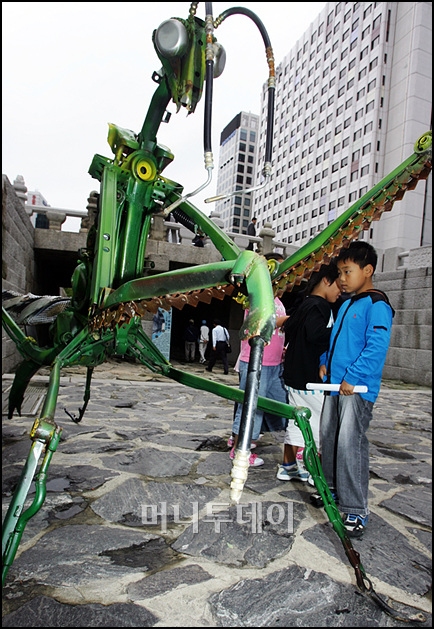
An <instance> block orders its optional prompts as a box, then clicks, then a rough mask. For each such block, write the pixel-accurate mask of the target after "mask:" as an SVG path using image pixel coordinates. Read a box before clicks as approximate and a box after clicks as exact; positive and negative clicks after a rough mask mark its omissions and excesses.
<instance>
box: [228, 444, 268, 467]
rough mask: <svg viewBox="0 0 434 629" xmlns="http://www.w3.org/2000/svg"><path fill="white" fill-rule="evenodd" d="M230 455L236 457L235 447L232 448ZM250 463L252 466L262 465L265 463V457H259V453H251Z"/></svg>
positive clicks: (232, 457)
mask: <svg viewBox="0 0 434 629" xmlns="http://www.w3.org/2000/svg"><path fill="white" fill-rule="evenodd" d="M229 456H230V458H231V459H234V457H235V448H232V450H231V451H230V453H229ZM249 465H251V466H252V467H260V466H261V465H264V459H261V457H259V456H258V455H257V454H251V455H250V456H249Z"/></svg>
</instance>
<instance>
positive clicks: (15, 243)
mask: <svg viewBox="0 0 434 629" xmlns="http://www.w3.org/2000/svg"><path fill="white" fill-rule="evenodd" d="M34 232H35V230H34V227H33V225H32V223H31V222H30V219H29V217H28V215H27V213H26V211H25V209H24V204H23V202H22V201H21V200H20V199H19V197H18V196H17V194H16V191H15V189H14V187H13V186H12V184H11V183H10V181H9V179H8V178H7V177H6V176H5V175H3V176H2V288H3V289H4V290H12V291H15V292H18V293H22V294H24V293H28V292H34V291H35V290H36V287H35V262H34V254H33V247H34ZM29 333H30V332H29ZM21 360H22V357H21V355H20V354H19V352H18V351H17V349H16V346H15V343H14V342H13V341H12V340H11V339H10V338H9V336H8V335H7V334H6V333H5V332H4V330H3V328H2V373H7V372H11V371H12V370H13V369H15V368H16V367H17V366H18V363H19V362H20V361H21Z"/></svg>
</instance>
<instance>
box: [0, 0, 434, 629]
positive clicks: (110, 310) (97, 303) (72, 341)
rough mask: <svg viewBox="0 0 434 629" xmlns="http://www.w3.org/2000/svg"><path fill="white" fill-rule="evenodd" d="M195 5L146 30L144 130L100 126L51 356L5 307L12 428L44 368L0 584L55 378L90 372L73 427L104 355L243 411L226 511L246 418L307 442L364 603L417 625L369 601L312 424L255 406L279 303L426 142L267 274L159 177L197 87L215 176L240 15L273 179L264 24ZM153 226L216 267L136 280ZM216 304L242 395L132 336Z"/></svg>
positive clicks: (365, 216) (356, 228)
mask: <svg viewBox="0 0 434 629" xmlns="http://www.w3.org/2000/svg"><path fill="white" fill-rule="evenodd" d="M198 4H199V3H198V2H193V3H191V5H190V11H189V15H188V18H187V19H181V18H172V19H169V20H167V21H165V22H163V24H161V25H160V27H159V28H158V29H156V30H155V31H154V34H153V42H154V46H155V50H156V53H157V55H158V57H159V59H160V61H161V63H162V69H161V70H160V71H159V72H158V73H154V75H153V79H154V81H155V82H156V84H157V88H156V91H155V93H154V96H153V98H152V101H151V104H150V106H149V110H148V113H147V115H146V118H145V120H144V123H143V126H142V129H141V130H140V132H139V133H138V134H135V133H133V132H132V131H129V130H126V129H121V128H120V127H117V126H115V125H109V134H108V142H109V145H110V147H111V149H112V152H113V154H114V158H106V157H102V156H101V155H95V156H94V159H93V161H92V164H91V166H90V169H89V173H90V174H91V176H92V177H93V178H95V179H97V180H98V181H100V192H99V195H98V207H97V211H96V216H95V221H94V224H93V226H92V227H91V229H90V230H89V234H88V240H87V247H86V249H85V250H84V251H81V257H80V261H79V264H78V266H77V267H76V269H75V271H74V273H73V276H72V297H71V299H70V300H68V301H67V302H66V304H65V303H64V302H62V309H61V312H59V313H58V314H56V315H52V313H51V311H52V309H53V304H52V303H51V304H48V305H47V304H45V303H41V305H40V308H39V310H38V316H39V320H41V321H42V320H44V319H43V317H44V312H45V315H46V318H45V321H47V320H52V321H53V322H52V325H51V330H52V346H51V347H49V348H46V347H45V348H42V347H39V346H38V345H37V343H36V341H35V340H34V339H32V338H31V337H28V336H25V334H24V333H23V331H22V329H21V327H20V326H19V325H18V324H17V323H16V321H15V320H14V318H13V309H12V308H10V309H9V310H8V308H7V307H6V308H3V309H2V313H3V315H2V321H3V326H4V328H5V330H6V331H7V333H8V334H9V336H10V337H11V338H12V339H13V340H14V341H15V343H16V346H17V348H18V350H19V352H20V353H21V354H22V356H23V357H24V361H23V362H22V363H21V364H20V366H19V367H18V369H17V371H16V374H15V378H14V381H13V385H12V388H11V392H10V395H9V417H10V418H11V417H12V416H13V413H14V411H15V410H16V411H17V412H18V414H20V411H21V406H22V403H23V400H24V394H25V391H26V388H27V386H28V384H29V382H30V380H31V378H32V377H33V376H34V375H35V374H36V372H37V371H38V369H39V368H40V367H41V366H50V368H51V372H50V379H49V384H48V390H47V394H46V397H45V399H44V403H43V406H42V410H41V412H40V416H39V417H38V418H37V419H36V421H35V422H34V424H33V427H32V429H31V433H30V439H31V441H32V445H31V449H30V453H29V455H28V458H27V461H26V463H25V466H24V469H23V472H22V475H21V478H20V480H19V482H18V485H17V488H16V490H15V493H14V495H13V497H12V500H11V503H10V506H9V509H8V511H7V514H6V516H5V520H4V524H3V532H2V555H3V575H2V580H3V583H4V582H5V579H6V576H7V573H8V570H9V568H10V566H11V565H12V563H13V561H14V558H15V555H16V552H17V550H18V547H19V544H20V540H21V537H22V534H23V531H24V529H25V526H26V523H27V522H28V520H29V519H30V518H31V517H32V516H33V515H34V514H35V513H36V512H37V511H38V510H39V509H40V508H41V507H42V505H43V503H44V499H45V493H46V480H47V473H48V467H49V464H50V461H51V458H52V456H53V454H54V452H55V451H56V449H57V446H58V444H59V440H60V436H61V432H62V429H61V428H60V427H59V426H57V425H56V423H55V422H54V414H55V409H56V403H57V398H58V393H59V383H60V373H61V370H62V368H64V367H68V366H71V365H84V366H86V367H87V378H86V384H85V392H84V403H83V406H82V408H81V409H80V410H79V415H78V417H72V419H73V420H74V421H76V422H79V421H81V419H82V417H83V415H84V413H85V410H86V407H87V404H88V401H89V399H90V387H91V379H92V373H93V370H94V368H95V367H96V366H98V365H100V364H102V363H103V362H104V361H106V360H107V359H108V358H110V357H112V356H122V357H133V358H135V359H136V360H137V361H139V362H140V363H142V364H144V365H146V366H147V367H148V368H149V369H151V370H152V371H154V372H158V373H161V374H163V375H165V376H167V377H168V378H171V379H173V380H176V381H177V382H179V383H182V384H184V385H186V386H189V387H193V388H196V389H201V390H204V391H209V392H211V393H214V394H216V395H217V396H220V397H222V398H226V399H230V400H233V401H236V402H241V403H243V414H242V419H241V426H240V433H239V442H238V447H237V450H236V453H235V458H234V463H233V468H232V472H231V478H232V481H231V499H232V500H233V501H234V502H238V501H239V500H240V497H241V494H242V491H243V487H244V483H245V480H246V478H247V473H248V467H249V463H248V459H249V454H250V441H251V435H252V429H253V419H254V415H255V412H256V408H260V409H262V410H265V411H268V412H270V413H273V414H276V415H280V416H283V417H287V418H288V419H289V420H291V421H295V422H296V423H297V425H298V426H299V428H300V429H301V431H302V433H303V436H304V439H305V443H306V447H305V450H304V457H305V464H306V467H307V469H308V470H309V472H310V473H311V475H312V477H313V479H314V481H315V485H316V487H317V489H318V492H319V493H320V495H321V497H322V498H323V502H324V508H325V511H326V513H327V515H328V517H329V519H330V521H331V523H332V525H333V528H334V529H335V531H336V533H337V534H338V536H339V538H340V539H341V541H342V544H343V546H344V549H345V552H346V554H347V557H348V559H349V561H350V563H351V565H352V566H353V568H354V570H355V574H356V581H357V585H358V587H359V589H360V591H361V592H363V593H365V594H367V595H368V596H370V597H371V598H372V599H373V600H374V601H375V602H376V603H377V604H378V605H379V606H380V607H381V608H382V609H383V611H385V612H386V613H388V614H389V615H391V616H392V617H394V618H395V619H398V620H403V621H405V622H407V621H413V622H423V621H424V618H423V616H422V615H421V614H418V615H417V616H416V617H412V618H407V617H406V616H405V615H403V614H398V613H397V612H396V611H395V610H393V609H392V608H391V607H389V606H388V605H387V604H386V603H385V602H384V601H383V600H382V599H381V598H380V597H379V596H378V595H377V594H376V593H375V591H374V589H373V587H372V583H371V581H370V580H369V578H368V576H367V575H366V572H365V570H364V568H363V566H362V564H361V562H360V558H359V554H358V553H357V552H356V550H355V549H354V548H353V546H352V544H351V541H350V539H349V537H348V535H347V532H346V529H345V527H344V525H343V522H342V519H341V517H340V514H339V511H338V509H337V507H336V504H335V502H334V500H333V498H332V495H331V493H330V491H329V489H328V487H327V484H326V482H325V478H324V476H323V473H322V469H321V464H320V461H319V457H318V453H317V450H316V447H315V443H314V440H313V436H312V431H311V428H310V425H309V418H310V411H309V410H308V409H307V408H301V407H291V406H289V405H286V404H282V403H279V402H276V401H274V400H271V399H268V398H263V397H260V396H258V388H259V379H260V375H261V365H262V355H263V349H264V346H265V344H266V343H268V342H269V340H270V338H271V335H272V333H273V330H274V328H275V322H276V316H275V310H274V295H275V293H276V292H277V291H279V290H291V289H292V287H293V286H294V285H296V284H299V283H300V281H301V279H302V278H308V277H309V276H310V274H311V273H312V271H314V270H316V269H318V268H319V267H320V266H321V265H322V264H327V263H328V262H329V260H330V258H331V257H332V256H334V255H336V254H337V253H338V252H339V250H340V249H341V248H342V247H344V246H347V245H348V244H349V242H351V240H352V239H355V238H357V237H358V235H359V234H360V233H361V231H362V230H364V229H368V228H369V226H370V224H371V222H372V221H375V220H378V219H379V218H380V216H381V214H382V212H383V211H389V210H390V209H391V208H392V205H393V203H394V202H395V201H396V200H400V199H401V198H402V197H403V195H404V193H405V192H406V191H407V190H411V189H413V188H414V187H415V186H416V185H417V182H418V181H419V180H420V179H426V178H427V177H428V175H429V173H430V170H431V159H432V154H431V133H430V132H427V133H426V134H424V135H423V136H421V137H420V138H419V139H418V141H417V142H416V145H415V149H414V154H413V155H411V156H410V157H409V158H408V159H407V160H406V161H404V162H403V163H402V164H401V165H400V166H398V168H396V170H394V171H393V172H392V173H390V175H388V176H387V177H385V178H384V179H383V180H382V181H380V182H379V183H378V184H377V185H376V186H375V187H374V188H373V189H372V190H371V191H369V192H368V193H366V194H365V195H364V196H363V197H362V198H361V199H359V201H357V202H356V203H355V204H354V205H353V206H351V207H350V208H349V209H348V210H347V211H346V212H344V213H343V214H342V215H341V216H339V218H337V219H336V220H335V221H334V222H333V223H331V224H330V225H328V227H327V228H326V229H325V230H324V231H323V232H321V233H319V234H318V235H317V236H316V237H315V238H314V239H313V240H311V241H310V242H309V243H307V244H306V245H304V246H303V247H301V248H300V249H299V250H298V251H297V252H296V253H295V254H294V255H292V256H290V257H289V258H287V259H286V260H285V261H284V262H282V263H281V264H277V263H276V262H275V261H273V260H270V261H268V262H267V260H266V259H265V257H263V256H261V255H259V254H258V253H255V252H253V251H249V250H240V249H239V247H238V246H237V245H236V244H235V243H234V242H233V241H232V240H231V239H230V238H229V237H228V236H227V235H226V234H225V233H224V232H223V231H222V230H221V229H220V228H219V227H218V226H217V225H216V224H215V223H214V222H213V221H212V220H211V219H210V218H209V217H207V216H206V215H205V214H204V213H203V212H201V211H200V210H199V209H197V208H196V207H195V206H194V205H193V204H191V202H190V201H189V197H190V196H191V195H184V196H183V194H182V193H183V188H182V186H180V185H179V184H178V183H176V182H174V181H171V180H170V179H167V178H165V177H164V176H163V175H162V172H163V170H164V169H165V167H166V166H167V165H168V164H169V163H170V162H171V161H172V160H173V155H172V153H171V152H170V150H169V149H168V148H167V147H164V146H162V145H159V144H158V142H157V132H158V129H159V126H160V124H161V123H162V122H163V120H164V121H167V114H166V107H167V106H168V104H169V103H170V102H171V101H173V102H174V103H175V104H176V107H177V111H179V110H180V109H181V107H184V108H186V109H187V111H188V113H189V114H190V113H193V112H194V111H195V108H196V105H197V103H198V102H199V100H200V99H201V96H202V91H203V87H204V85H205V87H206V90H205V121H204V153H205V168H206V170H207V171H208V179H209V178H210V174H211V170H212V167H213V164H212V152H211V142H210V135H211V134H210V129H211V109H212V86H213V78H214V77H215V76H218V75H219V74H220V73H221V71H222V69H223V66H224V59H225V53H224V50H223V48H222V47H221V46H220V45H219V44H218V42H217V40H216V38H215V35H214V30H215V29H216V28H217V27H218V26H219V25H220V24H221V23H222V22H223V21H224V20H225V19H226V18H228V17H229V16H231V15H234V14H243V15H245V16H247V17H249V18H250V19H252V20H253V21H254V22H255V24H256V25H257V27H258V29H259V30H260V33H261V35H262V39H263V42H264V45H265V52H266V60H267V63H268V68H269V76H268V123H267V125H268V126H267V135H266V150H265V164H264V168H263V176H264V180H265V183H264V184H263V185H264V186H265V185H266V184H267V182H268V181H269V178H270V176H271V156H272V137H273V119H274V92H275V71H274V58H273V51H272V48H271V44H270V41H269V38H268V35H267V32H266V30H265V28H264V26H263V24H262V22H261V21H260V20H259V19H258V17H257V16H256V15H255V14H254V13H252V12H251V11H250V10H249V9H245V8H242V7H234V8H232V9H228V10H226V11H224V12H223V13H222V14H221V15H220V16H219V17H218V18H216V19H214V18H213V15H212V3H208V2H206V3H205V5H206V17H205V20H202V19H199V18H198V17H196V9H197V5H198ZM261 187H262V185H261ZM252 190H254V189H252ZM196 192H198V191H195V193H196ZM159 214H163V215H164V216H168V215H169V214H172V216H173V217H174V218H175V220H176V221H178V222H180V223H182V224H183V225H184V226H186V227H188V228H189V229H191V231H192V232H194V233H197V232H200V233H203V234H205V235H206V236H207V237H208V238H209V239H210V240H211V242H212V243H213V245H214V246H215V247H216V248H217V250H218V251H219V252H220V254H221V261H220V262H216V263H210V264H203V265H199V266H195V267H190V268H187V269H182V270H178V271H173V272H167V273H160V274H151V272H150V271H149V270H147V269H146V268H145V254H146V243H147V239H148V236H149V233H150V228H151V224H152V220H153V217H154V216H156V215H159ZM222 294H224V295H229V296H231V297H233V298H234V299H236V300H237V301H238V302H240V303H242V304H243V306H247V305H248V307H249V315H248V317H247V319H245V321H244V322H243V326H242V329H241V331H240V337H241V338H243V339H248V340H249V343H250V345H251V358H250V363H249V368H248V377H247V385H246V389H245V391H241V390H239V389H235V388H233V387H229V386H226V385H223V384H219V383H217V382H213V381H210V380H208V379H205V378H202V377H199V376H196V375H193V374H188V373H185V372H183V371H180V370H177V369H175V368H174V367H173V366H172V365H171V364H170V362H169V361H168V360H166V358H165V357H164V356H163V355H162V354H161V352H160V351H159V350H158V349H157V347H156V346H155V345H154V344H153V343H152V341H151V340H150V339H149V338H148V337H147V335H146V334H145V333H144V331H143V329H142V326H141V318H142V317H143V316H144V315H145V313H147V312H150V313H155V312H157V310H158V308H160V307H161V308H164V309H166V310H169V309H170V308H171V307H172V306H174V307H177V308H182V307H183V306H184V305H185V304H191V305H197V303H198V302H200V301H202V302H207V303H210V301H211V300H212V298H213V297H220V298H221V295H222ZM65 306H66V307H65ZM50 317H51V319H50ZM41 458H42V461H41V462H40V459H41ZM33 482H34V483H35V486H36V493H35V497H34V500H33V502H32V503H31V504H30V506H28V507H25V503H26V500H27V496H28V493H29V490H30V486H31V484H32V483H33Z"/></svg>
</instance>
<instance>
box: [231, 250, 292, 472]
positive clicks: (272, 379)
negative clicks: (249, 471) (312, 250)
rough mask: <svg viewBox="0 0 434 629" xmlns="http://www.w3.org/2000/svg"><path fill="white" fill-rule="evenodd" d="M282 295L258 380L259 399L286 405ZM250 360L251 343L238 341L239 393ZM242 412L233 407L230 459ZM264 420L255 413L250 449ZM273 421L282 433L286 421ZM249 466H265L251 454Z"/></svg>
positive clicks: (277, 301) (269, 256)
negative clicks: (239, 348)
mask: <svg viewBox="0 0 434 629" xmlns="http://www.w3.org/2000/svg"><path fill="white" fill-rule="evenodd" d="M265 257H266V258H267V259H268V260H270V259H274V260H276V261H282V260H283V256H281V255H280V254H278V253H270V254H267V255H266V256H265ZM282 292H283V291H279V292H278V293H277V294H276V297H275V298H274V304H275V308H276V328H275V330H274V332H273V335H272V337H271V339H270V342H269V343H268V345H266V346H265V347H264V353H263V356H262V368H261V377H260V380H259V390H258V395H260V396H262V397H268V398H271V399H273V400H277V401H278V402H283V403H286V401H287V394H286V388H285V384H284V381H283V377H282V375H283V363H282V361H283V348H284V343H285V335H284V333H283V331H282V329H281V327H282V325H283V324H284V323H285V321H286V320H287V318H288V317H287V315H286V310H285V306H284V305H283V303H282V302H281V301H280V297H281V296H282ZM247 315H248V310H246V311H245V315H244V316H245V317H246V316H247ZM249 360H250V343H249V341H247V340H244V341H241V352H240V356H239V361H238V368H239V376H240V385H239V387H240V389H242V390H243V391H245V388H246V382H247V372H248V366H249ZM242 411H243V405H242V404H238V405H237V407H236V411H235V415H234V419H233V423H232V436H231V437H230V438H229V441H228V445H229V446H232V449H231V451H230V457H231V459H233V458H234V456H235V448H236V447H237V444H238V433H239V429H240V422H241V414H242ZM263 420H264V411H260V410H257V411H256V415H255V419H254V425H253V431H252V443H251V446H250V447H251V448H255V447H256V442H257V441H258V439H259V435H260V434H261V430H262V426H263ZM271 420H273V422H272V425H273V430H275V431H277V430H285V428H286V424H287V421H286V419H284V418H283V417H280V418H277V417H275V416H274V415H270V416H269V421H270V424H271ZM249 463H250V465H252V466H253V467H259V466H261V465H264V460H263V459H261V458H260V457H259V456H258V455H257V454H251V455H250V458H249Z"/></svg>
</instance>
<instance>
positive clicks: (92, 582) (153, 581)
mask: <svg viewBox="0 0 434 629" xmlns="http://www.w3.org/2000/svg"><path fill="white" fill-rule="evenodd" d="M174 366H178V365H174ZM182 368H183V369H189V370H192V371H194V372H195V373H199V374H201V373H202V372H203V368H202V367H201V366H199V365H198V364H195V365H183V366H182ZM205 373H206V372H204V375H205ZM206 375H207V376H208V374H206ZM211 377H212V378H213V379H215V380H218V381H220V382H226V383H228V384H231V385H233V386H237V375H236V374H235V373H231V374H230V375H229V376H224V375H223V373H222V371H221V370H220V369H219V368H218V367H217V368H216V369H215V370H214V372H213V373H212V374H211ZM45 383H46V376H45V374H44V372H41V375H40V376H38V378H36V379H35V380H34V381H33V384H34V385H35V387H36V391H37V390H38V387H41V390H42V391H43V390H44V386H45ZM10 384H11V378H10V377H8V376H5V377H4V378H3V390H6V389H7V388H8V387H9V386H10ZM83 386H84V378H83V371H82V370H81V369H80V368H73V369H70V370H68V372H67V373H65V374H64V376H63V377H62V379H61V387H60V393H59V400H58V405H57V411H56V422H57V423H58V424H59V425H61V426H62V428H63V433H62V440H61V443H60V445H59V447H58V450H57V452H56V453H55V454H54V457H53V460H52V463H51V466H50V469H49V480H48V483H47V489H48V491H47V498H46V501H45V503H44V505H43V507H42V509H41V510H40V511H39V512H38V513H37V514H36V516H34V517H33V518H32V519H31V520H30V521H29V523H28V525H27V527H26V529H25V531H24V534H23V539H22V542H21V545H20V548H19V551H18V553H17V557H16V559H15V562H14V564H13V566H12V567H11V569H10V570H9V573H8V576H7V578H6V584H5V587H4V589H3V626H5V627H42V626H48V627H96V626H98V627H105V626H107V627H108V626H115V627H143V626H146V627H186V626H193V627H250V626H252V627H269V626H276V627H289V626H294V627H295V626H302V627H311V626H312V627H314V626H320V627H329V626H335V627H355V626H358V627H368V626H369V627H393V626H397V627H401V626H427V627H428V626H432V617H431V613H432V609H431V549H432V543H431V532H432V511H431V486H432V485H431V483H432V458H431V442H432V439H431V398H432V396H431V390H428V389H422V388H414V387H410V386H408V385H407V386H405V385H404V386H403V385H399V384H397V383H393V382H385V383H383V387H382V391H381V393H380V396H379V399H378V401H377V404H376V406H375V410H374V421H373V423H372V425H371V428H370V431H369V437H370V443H371V461H370V470H371V480H370V508H371V511H372V515H371V517H370V524H369V527H368V529H367V531H366V532H365V535H364V537H363V538H362V539H361V540H355V541H354V543H353V545H354V548H355V549H356V551H357V552H358V553H360V560H361V563H362V565H363V568H364V570H365V572H366V574H367V575H368V577H369V578H370V579H371V581H372V584H373V588H374V591H375V592H376V593H377V594H378V595H379V596H380V597H381V598H382V599H384V600H385V601H386V602H387V603H388V604H389V605H391V606H392V607H394V609H396V610H398V611H400V612H401V613H403V614H406V615H409V614H411V615H413V616H414V615H415V614H417V613H423V614H424V616H425V619H426V621H425V622H423V623H416V622H414V623H408V622H406V621H403V620H395V619H393V618H391V617H390V616H388V615H386V614H385V613H384V612H383V611H381V610H380V608H379V607H378V606H377V605H376V604H374V602H373V601H372V599H371V598H369V597H366V596H363V595H361V594H360V592H359V590H358V588H357V586H356V580H355V574H354V570H353V568H352V567H351V565H350V563H349V561H348V559H347V557H346V554H345V551H344V549H343V546H342V544H341V542H340V540H339V538H338V536H337V535H336V533H335V532H334V531H333V529H332V527H331V525H330V523H329V521H328V518H327V516H326V514H325V512H324V510H323V509H316V508H314V507H313V506H312V505H311V503H310V500H309V495H310V494H311V493H312V492H313V491H314V489H313V488H311V487H310V486H307V484H303V483H297V482H290V483H285V482H281V481H279V480H277V479H276V470H277V464H278V463H279V461H280V457H281V452H282V444H281V441H282V435H270V434H266V435H265V436H264V437H263V439H262V440H261V441H260V442H259V444H258V448H257V452H258V454H259V455H260V456H261V457H262V458H263V459H264V460H265V464H264V466H263V467H260V468H250V470H249V474H248V479H247V482H246V485H245V488H244V492H243V497H242V499H241V502H240V504H239V505H238V507H237V506H235V505H231V504H230V499H229V485H230V481H231V477H230V472H231V461H230V459H229V455H228V448H227V446H226V440H227V437H228V436H229V434H230V429H231V421H232V408H233V407H232V403H231V402H229V401H227V400H223V399H221V398H217V397H215V396H213V395H211V394H208V393H204V392H200V391H196V390H194V389H190V388H187V387H184V386H182V385H179V384H177V383H173V382H172V381H169V380H167V379H166V378H163V377H161V376H155V375H154V374H151V373H150V372H149V371H148V370H147V369H146V368H145V367H142V366H140V365H134V364H131V363H122V362H121V361H116V360H114V361H110V362H109V363H106V364H105V365H102V366H101V367H99V368H97V369H96V370H95V377H94V380H93V386H92V391H91V400H90V402H89V406H88V409H87V411H86V414H85V416H84V418H83V420H82V422H81V423H80V424H78V425H77V424H74V423H73V422H72V421H71V420H70V419H69V418H68V416H67V415H66V414H65V412H64V408H66V409H67V410H68V411H69V412H71V413H73V414H75V413H77V411H78V408H80V407H81V405H82V397H83ZM36 397H37V396H36ZM32 423H33V418H32V417H31V416H23V417H22V418H18V417H14V418H13V419H12V420H8V419H7V417H6V416H5V415H3V509H4V513H5V510H6V508H7V506H8V504H9V502H10V496H11V492H12V490H13V487H14V485H15V483H16V482H17V480H18V478H19V475H20V473H21V470H22V465H23V462H24V461H25V458H26V456H27V454H28V451H29V445H30V441H29V438H28V433H29V430H30V428H31V425H32Z"/></svg>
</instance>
